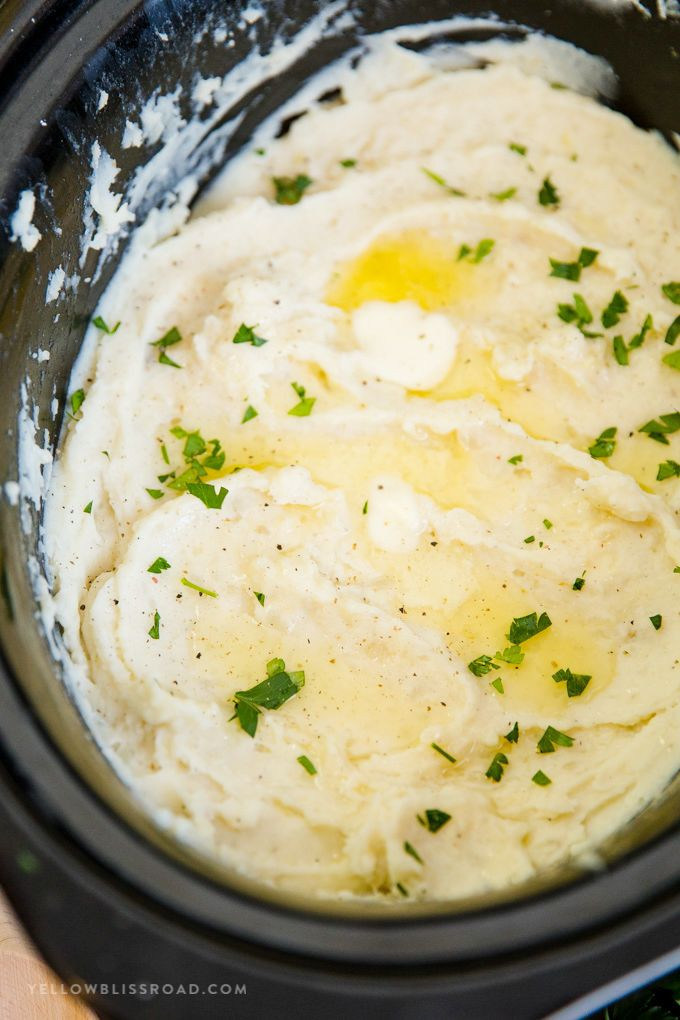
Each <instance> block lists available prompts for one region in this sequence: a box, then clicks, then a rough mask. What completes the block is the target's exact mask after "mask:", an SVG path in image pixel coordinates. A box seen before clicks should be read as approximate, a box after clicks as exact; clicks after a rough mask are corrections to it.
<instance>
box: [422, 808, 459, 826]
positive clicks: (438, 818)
mask: <svg viewBox="0 0 680 1020" xmlns="http://www.w3.org/2000/svg"><path fill="white" fill-rule="evenodd" d="M416 818H417V819H418V821H419V822H420V824H421V825H422V826H423V828H425V829H427V831H428V832H439V830H440V829H441V828H442V827H443V826H444V825H446V823H447V822H450V821H451V815H450V814H449V813H448V812H447V811H440V810H439V808H427V810H426V811H425V812H424V813H423V815H416Z"/></svg>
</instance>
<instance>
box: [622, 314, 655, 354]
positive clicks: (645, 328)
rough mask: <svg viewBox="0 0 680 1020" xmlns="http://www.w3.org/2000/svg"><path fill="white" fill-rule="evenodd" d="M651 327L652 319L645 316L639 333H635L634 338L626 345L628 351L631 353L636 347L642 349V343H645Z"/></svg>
mask: <svg viewBox="0 0 680 1020" xmlns="http://www.w3.org/2000/svg"><path fill="white" fill-rule="evenodd" d="M653 326H654V320H653V319H652V317H651V315H646V316H645V321H644V322H643V323H642V326H641V327H640V332H639V333H636V334H635V336H634V337H632V339H631V341H630V343H629V344H628V350H629V351H633V350H635V348H636V347H642V345H643V343H644V342H645V338H646V336H647V334H648V333H649V331H650V329H652V328H653Z"/></svg>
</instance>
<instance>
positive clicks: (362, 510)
mask: <svg viewBox="0 0 680 1020" xmlns="http://www.w3.org/2000/svg"><path fill="white" fill-rule="evenodd" d="M361 512H362V514H367V513H368V500H366V502H365V503H364V505H363V506H362V508H361Z"/></svg>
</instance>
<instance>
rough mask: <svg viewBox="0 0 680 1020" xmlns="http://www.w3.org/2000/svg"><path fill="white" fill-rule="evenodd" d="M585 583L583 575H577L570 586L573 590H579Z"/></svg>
mask: <svg viewBox="0 0 680 1020" xmlns="http://www.w3.org/2000/svg"><path fill="white" fill-rule="evenodd" d="M585 583H586V579H585V577H577V578H576V580H575V581H574V583H573V584H572V586H571V587H572V590H573V591H581V589H582V588H584V587H585Z"/></svg>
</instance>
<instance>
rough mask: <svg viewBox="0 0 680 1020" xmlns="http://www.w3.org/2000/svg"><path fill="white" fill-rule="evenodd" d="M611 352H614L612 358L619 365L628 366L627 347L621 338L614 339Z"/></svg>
mask: <svg viewBox="0 0 680 1020" xmlns="http://www.w3.org/2000/svg"><path fill="white" fill-rule="evenodd" d="M612 350H613V352H614V358H615V359H616V361H617V362H618V363H619V365H627V364H629V362H630V358H629V357H628V347H627V346H626V341H625V340H624V339H623V337H622V336H615V337H614V339H613V340H612Z"/></svg>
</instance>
